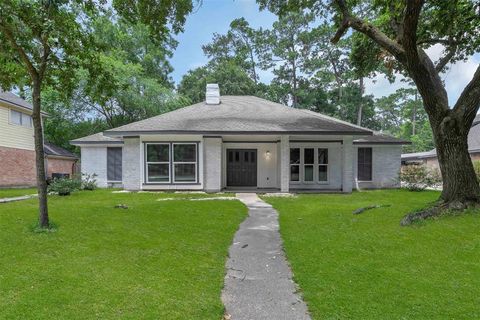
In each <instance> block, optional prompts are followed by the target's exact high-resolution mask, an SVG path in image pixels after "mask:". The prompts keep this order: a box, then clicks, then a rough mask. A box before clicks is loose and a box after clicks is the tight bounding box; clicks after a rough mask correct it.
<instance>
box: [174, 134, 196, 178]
mask: <svg viewBox="0 0 480 320" xmlns="http://www.w3.org/2000/svg"><path fill="white" fill-rule="evenodd" d="M176 145H194V146H195V162H191V161H175V146H176ZM170 159H171V164H170V167H171V169H170V170H172V171H171V172H172V177H173V183H175V184H191V183H198V144H197V143H193V142H172V150H171V156H170ZM176 164H193V165H195V180H193V181H176V179H175V165H176Z"/></svg>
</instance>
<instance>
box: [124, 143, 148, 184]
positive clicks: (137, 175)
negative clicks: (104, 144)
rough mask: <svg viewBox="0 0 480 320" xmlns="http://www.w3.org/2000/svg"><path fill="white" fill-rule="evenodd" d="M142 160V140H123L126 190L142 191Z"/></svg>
mask: <svg viewBox="0 0 480 320" xmlns="http://www.w3.org/2000/svg"><path fill="white" fill-rule="evenodd" d="M142 165H143V164H142V160H141V157H140V138H139V137H124V138H123V155H122V171H123V172H122V176H123V188H124V189H125V190H133V191H135V190H140V189H141V186H142V167H141V166H142Z"/></svg>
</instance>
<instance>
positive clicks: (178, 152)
mask: <svg viewBox="0 0 480 320" xmlns="http://www.w3.org/2000/svg"><path fill="white" fill-rule="evenodd" d="M145 153H146V156H145V158H146V164H145V167H146V173H145V175H146V182H147V183H188V182H193V183H195V182H197V170H198V156H197V144H196V143H147V144H146V151H145Z"/></svg>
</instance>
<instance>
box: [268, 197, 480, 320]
mask: <svg viewBox="0 0 480 320" xmlns="http://www.w3.org/2000/svg"><path fill="white" fill-rule="evenodd" d="M437 197H438V193H437V192H429V191H425V192H416V193H415V192H408V191H404V190H391V191H370V192H354V193H353V194H352V195H300V196H299V197H298V198H265V200H266V201H268V202H270V203H271V204H273V205H274V207H275V208H276V209H277V210H278V211H279V212H280V229H281V230H280V231H281V234H282V237H283V240H284V245H285V249H286V253H287V257H288V259H289V261H290V264H291V265H292V268H293V272H294V275H295V280H296V281H297V283H298V284H299V285H300V288H301V290H302V291H303V295H304V298H305V300H306V302H307V304H308V307H309V310H310V312H311V313H312V316H313V318H314V319H479V318H480V308H479V306H480V233H479V230H480V214H478V213H470V214H466V215H463V216H461V217H442V218H441V219H438V220H436V221H428V222H425V223H422V224H417V225H414V226H411V227H401V226H400V225H399V222H400V219H401V218H402V216H403V215H404V214H405V213H407V212H410V211H412V210H414V209H419V208H422V207H423V206H425V204H426V203H428V202H431V201H433V200H435V199H436V198H437ZM374 204H388V205H391V207H384V208H379V209H373V210H369V211H365V212H364V213H362V214H360V215H353V214H352V212H353V211H354V210H355V209H358V208H360V207H365V206H368V205H374Z"/></svg>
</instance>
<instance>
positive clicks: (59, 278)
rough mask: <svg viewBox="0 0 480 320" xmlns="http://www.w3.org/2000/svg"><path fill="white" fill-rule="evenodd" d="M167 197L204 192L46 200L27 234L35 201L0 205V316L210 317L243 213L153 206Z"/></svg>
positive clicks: (215, 313) (215, 205)
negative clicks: (39, 221) (44, 219)
mask: <svg viewBox="0 0 480 320" xmlns="http://www.w3.org/2000/svg"><path fill="white" fill-rule="evenodd" d="M172 196H174V197H186V196H187V197H205V196H206V195H200V194H189V195H185V194H171V193H140V194H135V193H120V194H113V193H112V192H111V190H97V191H94V192H89V191H84V192H77V193H74V194H72V196H70V197H58V196H50V197H49V203H50V215H51V218H52V220H53V221H54V222H55V223H56V224H57V225H58V230H57V231H56V232H54V233H49V234H46V233H33V232H32V231H31V225H32V224H33V223H34V221H35V220H36V208H37V200H36V199H31V200H26V201H21V202H15V203H7V204H0V243H1V247H0V248H1V249H0V250H1V254H0V319H80V318H81V319H220V318H221V316H222V314H223V305H222V302H221V300H220V293H221V289H222V287H223V278H224V274H225V261H226V256H227V252H228V247H229V245H230V244H231V242H232V238H233V234H234V233H235V231H236V230H237V228H238V225H239V223H240V222H241V221H242V220H243V219H244V218H245V216H246V214H247V210H246V208H245V207H244V206H243V205H242V204H240V203H239V202H238V201H215V202H213V201H195V202H194V201H176V200H175V201H162V202H159V201H155V200H156V199H158V198H161V197H172ZM208 196H210V195H208ZM116 204H126V205H128V206H129V209H126V210H125V209H114V208H113V207H114V206H115V205H116Z"/></svg>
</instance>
